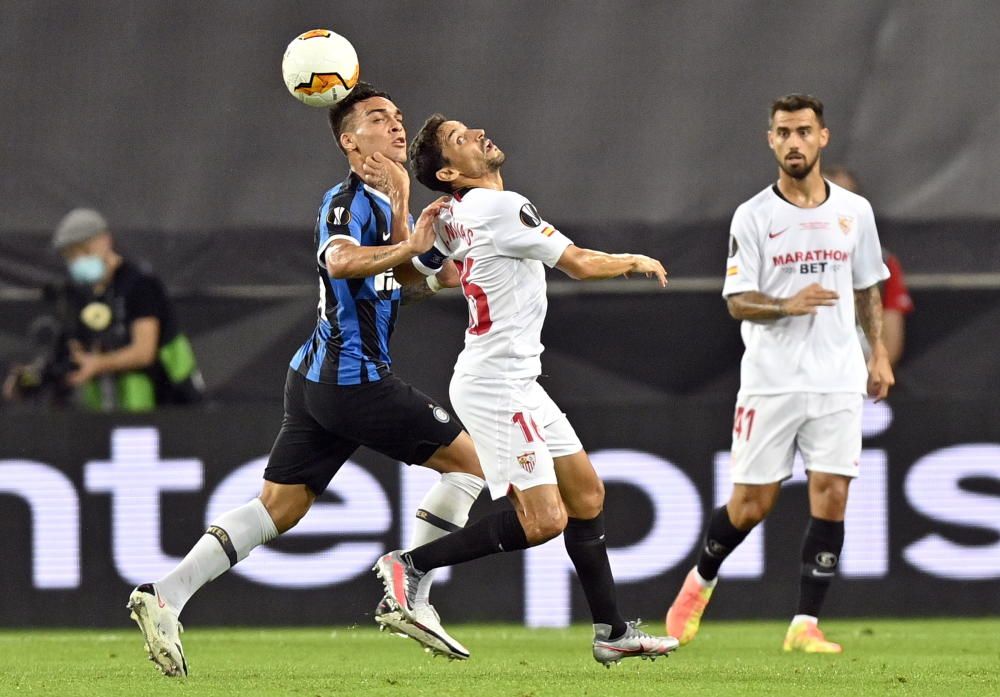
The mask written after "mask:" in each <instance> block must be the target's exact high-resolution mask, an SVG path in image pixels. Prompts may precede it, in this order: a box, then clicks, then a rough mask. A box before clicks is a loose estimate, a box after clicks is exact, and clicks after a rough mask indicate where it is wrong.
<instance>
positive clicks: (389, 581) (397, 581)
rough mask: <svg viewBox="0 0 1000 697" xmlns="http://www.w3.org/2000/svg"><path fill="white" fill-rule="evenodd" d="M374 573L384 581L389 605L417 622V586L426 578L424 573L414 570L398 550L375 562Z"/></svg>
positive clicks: (411, 620)
mask: <svg viewBox="0 0 1000 697" xmlns="http://www.w3.org/2000/svg"><path fill="white" fill-rule="evenodd" d="M372 571H374V572H375V575H376V576H378V577H379V578H380V579H382V585H383V586H384V587H385V596H386V599H388V601H389V604H390V605H391V606H392V607H393V608H395V609H396V610H399V612H400V613H401V614H402V616H403V617H404V618H405V619H407V620H409V621H410V622H417V621H418V620H417V618H416V617H415V616H414V613H413V606H414V598H416V596H417V586H418V585H419V584H420V579H422V578H423V577H424V572H423V571H418V570H417V569H415V568H413V565H412V564H410V562H409V560H408V559H407V558H405V557H404V556H403V551H402V550H398V549H397V550H396V551H395V552H389V553H388V554H386V555H384V556H383V557H381V558H380V559H379V560H378V561H377V562H375V566H373V567H372Z"/></svg>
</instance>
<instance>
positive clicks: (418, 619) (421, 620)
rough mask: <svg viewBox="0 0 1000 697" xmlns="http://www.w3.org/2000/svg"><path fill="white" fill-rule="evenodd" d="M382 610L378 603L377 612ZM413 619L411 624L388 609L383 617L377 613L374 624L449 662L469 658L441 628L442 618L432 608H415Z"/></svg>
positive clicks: (423, 606)
mask: <svg viewBox="0 0 1000 697" xmlns="http://www.w3.org/2000/svg"><path fill="white" fill-rule="evenodd" d="M383 602H384V599H383ZM382 607H383V605H382V603H379V609H382ZM413 615H414V621H412V622H411V621H410V620H408V619H406V618H405V617H404V616H403V613H401V612H400V611H399V610H392V609H390V610H389V611H388V612H385V613H382V614H379V613H378V611H376V614H375V621H376V622H377V623H378V625H379V629H381V630H383V631H386V630H388V631H391V632H392V633H394V634H396V635H398V636H406V637H410V638H411V639H413V640H414V641H416V642H417V643H418V644H420V645H421V646H423V647H424V650H425V651H427V652H428V653H431V654H433V655H434V656H435V657H437V656H444V657H445V658H448V659H449V660H452V661H464V660H466V659H468V658H469V650H468V649H467V648H465V647H464V646H462V644H460V643H459V642H458V641H456V640H455V638H454V637H452V636H451V635H450V634H448V632H446V631H445V630H444V627H442V626H441V616H440V615H438V613H437V610H435V609H434V606H433V605H417V606H416V607H415V608H414V609H413Z"/></svg>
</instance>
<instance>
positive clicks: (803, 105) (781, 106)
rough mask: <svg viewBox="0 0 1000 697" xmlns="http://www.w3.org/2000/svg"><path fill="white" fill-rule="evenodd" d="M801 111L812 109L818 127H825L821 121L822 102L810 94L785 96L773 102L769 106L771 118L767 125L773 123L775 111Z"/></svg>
mask: <svg viewBox="0 0 1000 697" xmlns="http://www.w3.org/2000/svg"><path fill="white" fill-rule="evenodd" d="M801 109H812V110H813V113H815V114H816V120H817V121H819V125H820V126H822V127H825V126H826V124H825V123H824V121H823V102H821V101H820V100H819V98H817V97H814V96H812V95H811V94H797V93H793V94H786V95H785V96H784V97H779V98H778V99H775V100H774V102H773V103H772V104H771V116H770V118H769V120H768V125H770V124H771V123H773V122H774V113H775V112H776V111H799V110H801Z"/></svg>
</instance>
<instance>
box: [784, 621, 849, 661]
mask: <svg viewBox="0 0 1000 697" xmlns="http://www.w3.org/2000/svg"><path fill="white" fill-rule="evenodd" d="M783 648H784V649H785V651H801V652H802V653H842V652H843V651H844V649H843V648H842V647H841V645H840V644H836V643H834V642H832V641H827V639H826V637H825V636H824V635H823V630H821V629H820V628H819V626H818V625H817V624H816V623H815V622H813V621H811V620H799V621H798V622H793V623H792V624H791V625H790V626H789V627H788V633H787V634H785V645H784V647H783Z"/></svg>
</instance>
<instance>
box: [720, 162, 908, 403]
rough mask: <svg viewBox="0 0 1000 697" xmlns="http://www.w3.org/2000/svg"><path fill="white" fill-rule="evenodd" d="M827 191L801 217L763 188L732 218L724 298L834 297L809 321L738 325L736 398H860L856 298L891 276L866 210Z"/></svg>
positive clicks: (864, 374)
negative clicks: (809, 291) (816, 288)
mask: <svg viewBox="0 0 1000 697" xmlns="http://www.w3.org/2000/svg"><path fill="white" fill-rule="evenodd" d="M827 192H828V193H827V198H826V201H824V202H823V203H822V204H820V205H819V206H816V207H815V208H799V207H798V206H795V205H793V204H792V203H790V202H789V201H787V200H786V199H785V198H784V196H782V195H781V193H780V192H779V191H778V187H777V186H769V187H768V188H766V189H764V190H763V191H761V192H760V193H759V194H757V195H756V196H754V197H753V198H751V199H750V200H749V201H746V202H745V203H743V204H742V205H740V207H739V208H737V209H736V212H735V213H734V214H733V222H732V227H731V228H730V237H729V260H728V263H727V265H726V281H725V284H724V286H723V290H722V294H723V295H724V296H728V295H734V294H737V293H745V292H748V291H759V292H761V293H764V294H765V295H769V296H771V297H775V298H789V297H791V296H793V295H795V294H796V293H798V292H799V291H800V290H802V289H803V288H805V287H806V286H808V285H810V284H812V283H819V284H820V285H821V286H822V287H823V288H826V289H827V290H834V291H837V293H838V294H839V296H840V298H839V299H838V300H837V302H836V304H835V305H833V306H830V307H819V308H817V310H816V314H815V315H800V316H796V317H782V318H780V319H770V320H743V323H742V325H741V328H740V331H741V334H742V335H743V343H744V345H745V346H746V351H745V352H744V353H743V361H742V363H741V368H740V395H741V396H742V395H751V394H784V393H788V392H820V393H830V392H858V393H862V394H864V393H865V391H866V382H867V379H868V369H867V367H866V365H865V359H864V356H863V355H862V351H861V345H860V343H858V337H857V334H856V333H855V329H854V322H855V314H854V291H855V290H861V289H863V288H868V287H870V286H873V285H875V284H876V283H878V282H879V281H883V280H885V279H886V278H888V276H889V271H888V269H886V267H885V264H883V263H882V250H881V247H880V245H879V239H878V231H877V230H876V228H875V216H874V214H873V213H872V207H871V204H869V203H868V201H867V200H865V199H864V198H862V197H861V196H858V195H857V194H853V193H851V192H850V191H847V190H846V189H842V188H840V187H839V186H837V185H835V184H830V183H829V182H828V183H827Z"/></svg>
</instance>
